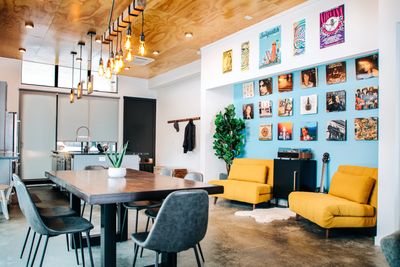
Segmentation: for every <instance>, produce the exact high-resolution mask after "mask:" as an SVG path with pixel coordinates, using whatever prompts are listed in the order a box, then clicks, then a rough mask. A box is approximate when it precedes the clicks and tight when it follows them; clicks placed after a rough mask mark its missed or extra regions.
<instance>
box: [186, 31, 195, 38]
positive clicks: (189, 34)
mask: <svg viewBox="0 0 400 267" xmlns="http://www.w3.org/2000/svg"><path fill="white" fill-rule="evenodd" d="M185 37H186V39H190V38H192V37H193V33H192V32H185Z"/></svg>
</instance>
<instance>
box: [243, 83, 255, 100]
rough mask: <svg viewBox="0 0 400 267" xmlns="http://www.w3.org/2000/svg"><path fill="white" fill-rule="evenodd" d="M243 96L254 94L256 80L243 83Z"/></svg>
mask: <svg viewBox="0 0 400 267" xmlns="http://www.w3.org/2000/svg"><path fill="white" fill-rule="evenodd" d="M242 86H243V98H250V97H253V96H254V82H247V83H243V85H242Z"/></svg>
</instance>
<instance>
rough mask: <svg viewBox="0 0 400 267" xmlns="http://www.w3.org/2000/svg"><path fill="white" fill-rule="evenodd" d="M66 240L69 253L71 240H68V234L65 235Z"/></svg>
mask: <svg viewBox="0 0 400 267" xmlns="http://www.w3.org/2000/svg"><path fill="white" fill-rule="evenodd" d="M65 239H66V240H67V251H68V252H69V239H68V234H66V235H65Z"/></svg>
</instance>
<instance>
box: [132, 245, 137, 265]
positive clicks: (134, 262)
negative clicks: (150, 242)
mask: <svg viewBox="0 0 400 267" xmlns="http://www.w3.org/2000/svg"><path fill="white" fill-rule="evenodd" d="M135 245H136V244H135ZM138 251H139V246H135V256H134V257H133V264H132V266H133V267H135V265H136V258H137V254H138Z"/></svg>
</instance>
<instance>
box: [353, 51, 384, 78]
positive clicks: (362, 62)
mask: <svg viewBox="0 0 400 267" xmlns="http://www.w3.org/2000/svg"><path fill="white" fill-rule="evenodd" d="M378 60H379V58H378V54H374V55H370V56H366V57H361V58H356V78H357V80H362V79H369V78H374V77H378V76H379V61H378Z"/></svg>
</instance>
